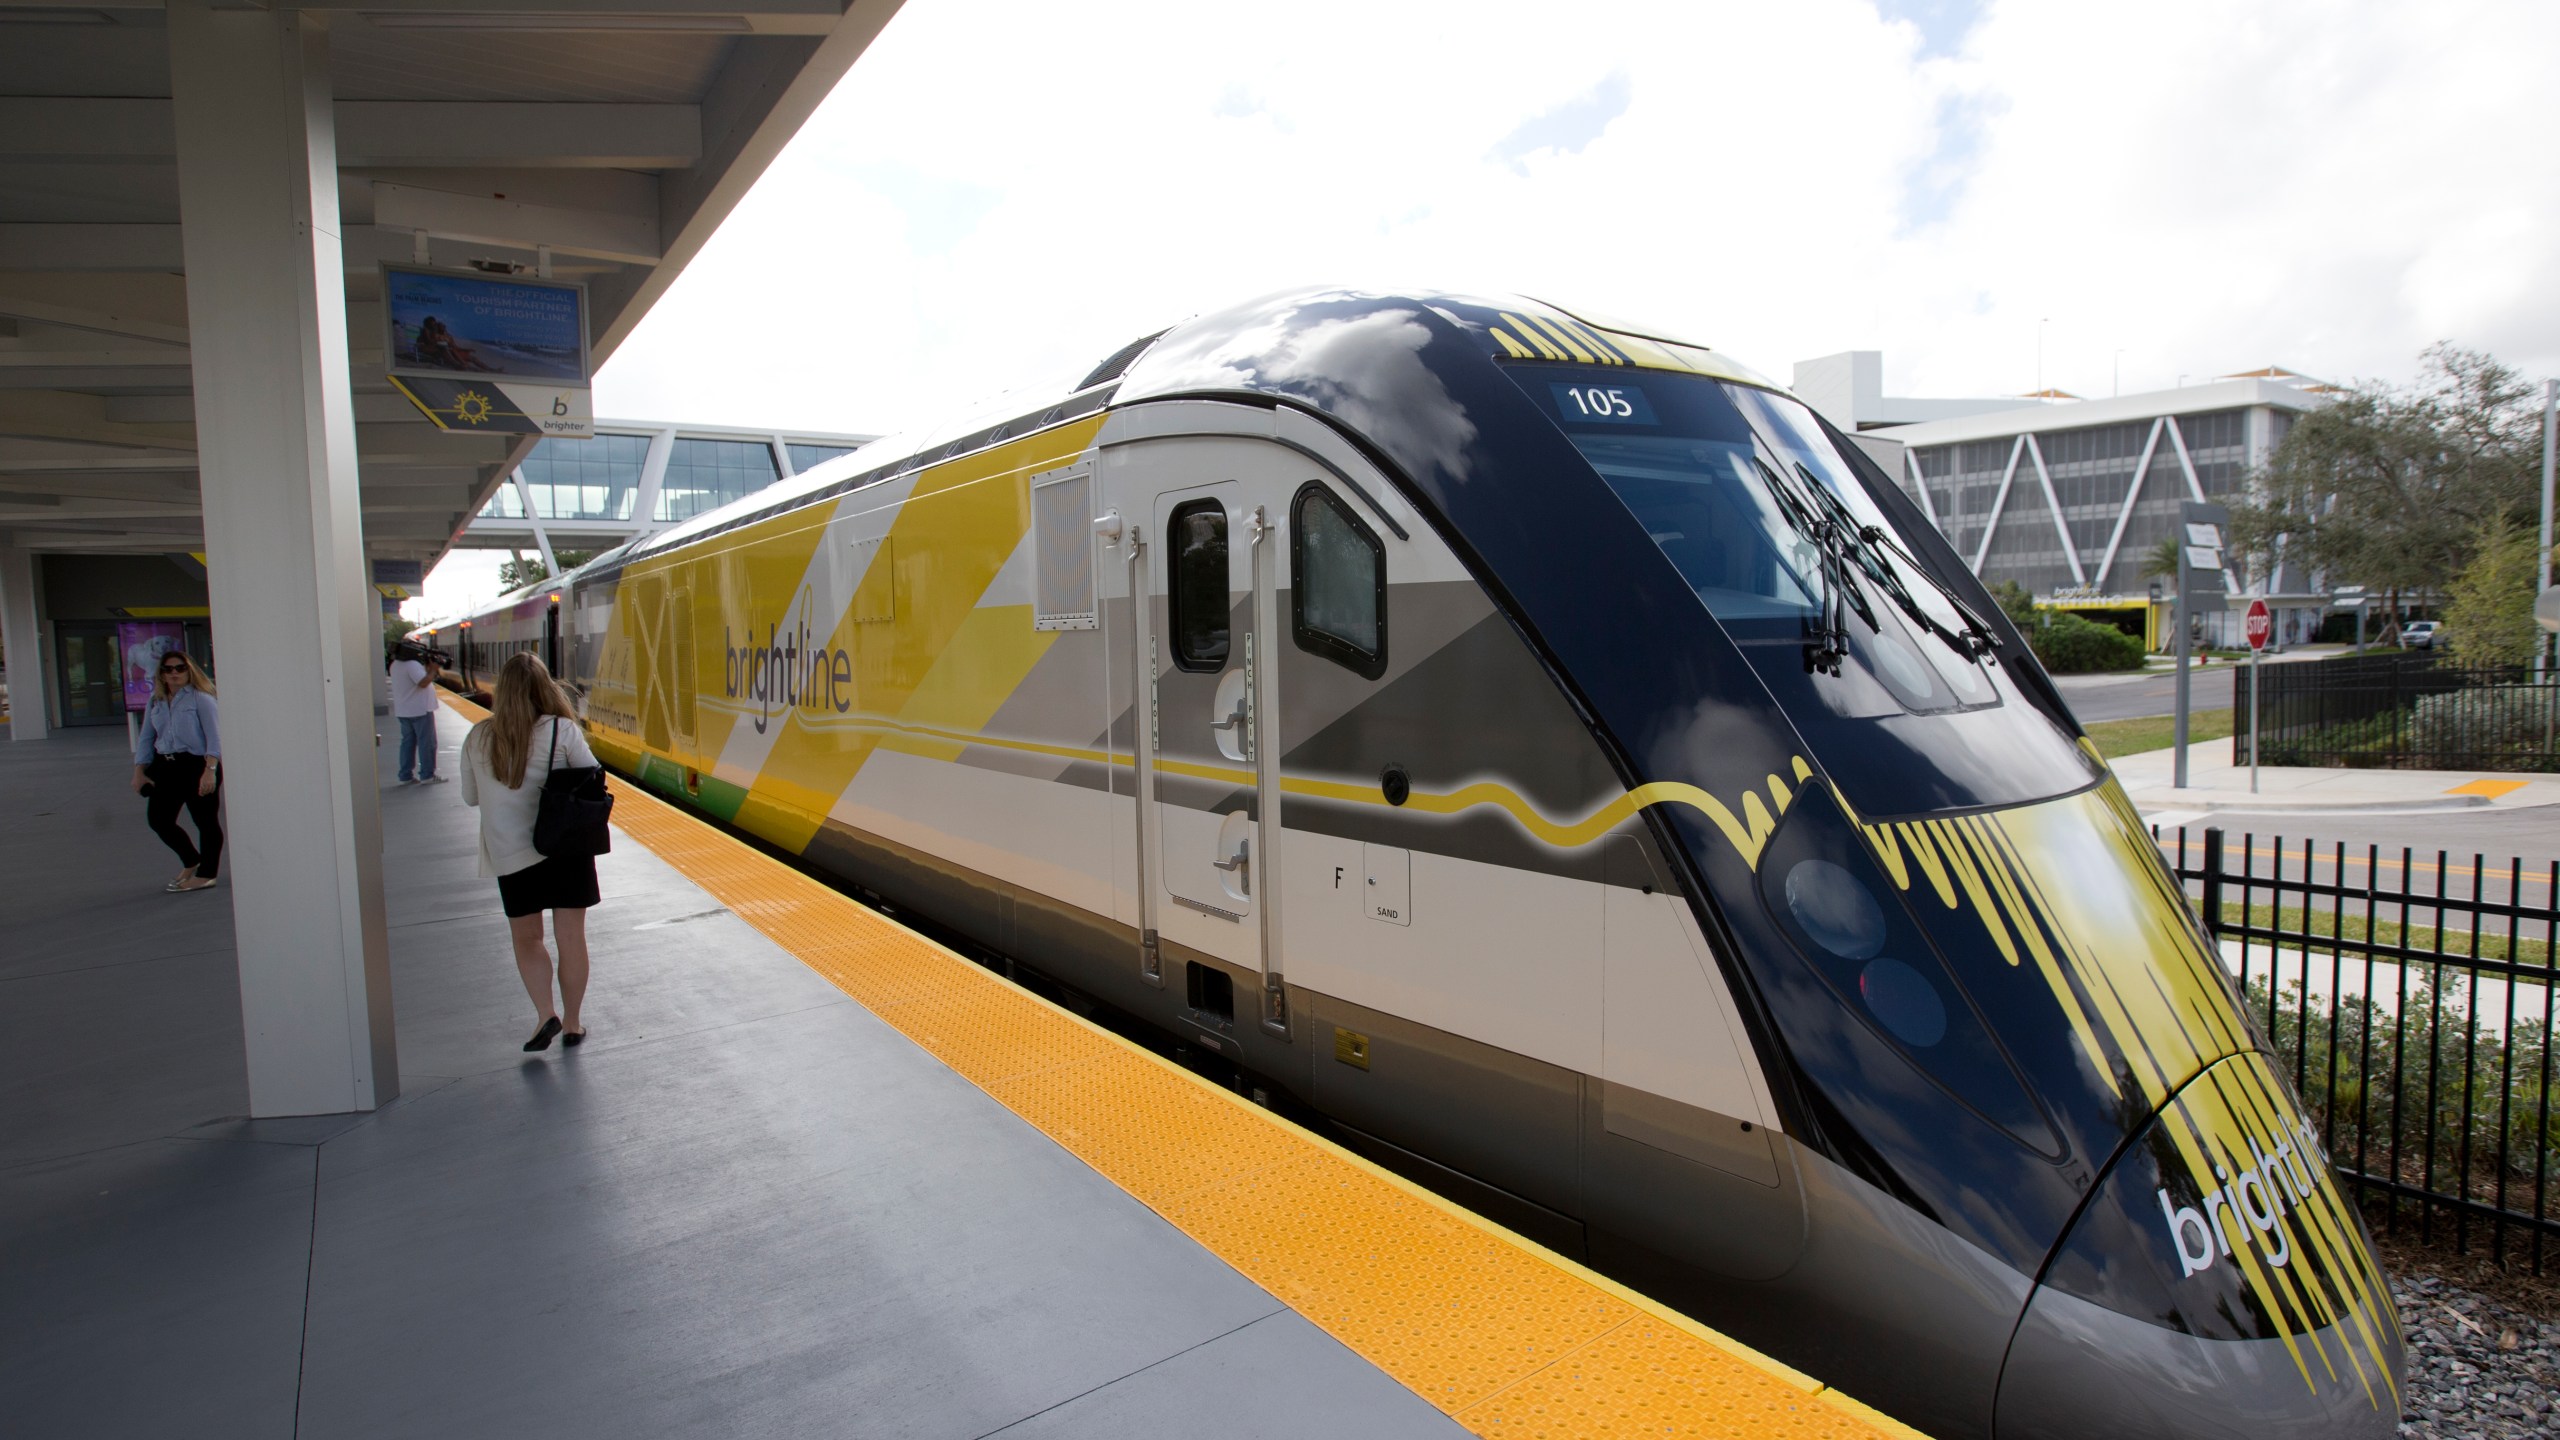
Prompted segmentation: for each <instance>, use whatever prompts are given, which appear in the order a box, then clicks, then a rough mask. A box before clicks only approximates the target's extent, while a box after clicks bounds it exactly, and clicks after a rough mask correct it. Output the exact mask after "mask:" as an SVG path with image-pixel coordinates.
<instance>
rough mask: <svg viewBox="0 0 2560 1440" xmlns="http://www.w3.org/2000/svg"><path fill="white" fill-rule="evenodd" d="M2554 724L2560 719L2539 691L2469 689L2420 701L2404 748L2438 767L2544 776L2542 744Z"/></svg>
mask: <svg viewBox="0 0 2560 1440" xmlns="http://www.w3.org/2000/svg"><path fill="white" fill-rule="evenodd" d="M2555 722H2560V716H2555V715H2554V714H2553V713H2552V698H2551V692H2550V691H2549V690H2547V689H2545V688H2543V687H2540V686H2535V685H2474V686H2472V687H2470V688H2469V689H2465V690H2453V691H2448V692H2447V693H2445V694H2442V695H2424V696H2420V697H2419V699H2418V704H2417V708H2416V710H2415V711H2414V712H2413V713H2412V714H2411V715H2410V717H2409V748H2410V749H2412V750H2414V751H2416V752H2418V753H2419V754H2420V755H2423V756H2430V757H2437V758H2436V759H2435V761H2434V763H2437V764H2444V763H2447V762H2448V761H2451V760H2462V761H2465V762H2467V763H2466V764H2465V765H2464V766H2463V768H2471V767H2473V766H2493V767H2495V768H2499V769H2513V770H2543V769H2548V768H2550V763H2551V762H2550V750H2549V747H2548V745H2547V744H2546V739H2547V737H2548V736H2549V735H2550V734H2551V732H2552V729H2553V727H2554V724H2555Z"/></svg>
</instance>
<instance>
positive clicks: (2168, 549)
mask: <svg viewBox="0 0 2560 1440" xmlns="http://www.w3.org/2000/svg"><path fill="white" fill-rule="evenodd" d="M2179 559H2180V556H2179V554H2178V537H2177V536H2175V535H2163V536H2161V537H2160V543H2159V544H2157V545H2154V546H2152V547H2151V548H2150V549H2148V550H2146V551H2144V552H2143V553H2142V578H2143V579H2145V580H2149V579H2153V578H2155V577H2156V578H2158V579H2162V580H2167V581H2169V582H2170V583H2172V584H2175V583H2176V582H2177V579H2178V562H2179Z"/></svg>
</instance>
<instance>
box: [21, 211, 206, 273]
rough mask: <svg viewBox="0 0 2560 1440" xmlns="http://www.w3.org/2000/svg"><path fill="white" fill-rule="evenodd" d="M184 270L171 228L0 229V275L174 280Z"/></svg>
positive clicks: (59, 226) (41, 226) (28, 224)
mask: <svg viewBox="0 0 2560 1440" xmlns="http://www.w3.org/2000/svg"><path fill="white" fill-rule="evenodd" d="M186 268H187V260H186V253H185V251H184V249H183V248H181V246H180V245H179V242H178V227H177V226H175V225H62V224H42V223H33V222H25V223H11V224H6V225H0V270H70V271H81V272H88V273H93V274H94V273H97V272H100V271H108V272H113V271H140V272H146V273H150V272H157V273H160V274H166V275H175V274H179V273H180V272H182V271H184V270H185V269H186Z"/></svg>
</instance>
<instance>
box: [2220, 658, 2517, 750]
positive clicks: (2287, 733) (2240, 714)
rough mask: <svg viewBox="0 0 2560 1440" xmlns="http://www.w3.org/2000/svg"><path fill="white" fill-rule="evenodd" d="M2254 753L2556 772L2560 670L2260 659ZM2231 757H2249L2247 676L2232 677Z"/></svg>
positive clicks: (2418, 661) (2430, 661)
mask: <svg viewBox="0 0 2560 1440" xmlns="http://www.w3.org/2000/svg"><path fill="white" fill-rule="evenodd" d="M2258 686H2259V694H2258V705H2259V709H2260V710H2261V711H2262V712H2263V713H2264V716H2265V724H2264V727H2263V729H2262V730H2261V731H2260V733H2259V747H2260V750H2259V759H2260V760H2261V761H2262V762H2263V763H2265V764H2268V765H2346V766H2359V767H2374V768H2387V769H2399V770H2560V745H2555V744H2554V729H2555V722H2560V676H2553V675H2545V676H2543V677H2541V678H2536V677H2535V676H2534V674H2533V673H2532V672H2531V671H2530V670H2526V669H2522V668H2518V667H2511V666H2496V665H2485V666H2479V665H2456V664H2451V663H2448V662H2446V661H2444V660H2441V659H2438V658H2436V657H2434V656H2431V655H2402V654H2396V653H2393V654H2379V655H2353V656H2342V657H2340V658H2338V659H2335V660H2314V661H2302V662H2298V663H2288V664H2275V665H2267V666H2263V667H2262V668H2261V669H2260V671H2259V678H2258ZM2232 689H2233V692H2234V698H2235V704H2234V707H2233V711H2232V720H2233V722H2234V723H2233V726H2232V737H2231V759H2232V763H2234V764H2238V765H2245V764H2247V763H2248V762H2249V677H2248V676H2247V675H2246V674H2242V675H2239V676H2236V677H2234V680H2233V684H2232Z"/></svg>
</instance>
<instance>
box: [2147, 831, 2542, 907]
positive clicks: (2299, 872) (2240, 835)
mask: <svg viewBox="0 0 2560 1440" xmlns="http://www.w3.org/2000/svg"><path fill="white" fill-rule="evenodd" d="M2144 818H2145V819H2149V820H2153V821H2154V823H2159V824H2161V844H2162V848H2163V850H2164V851H2165V852H2166V853H2167V854H2168V855H2169V856H2170V858H2171V861H2172V863H2175V861H2176V857H2177V846H2178V841H2177V835H2176V831H2177V830H2178V829H2179V828H2180V827H2182V826H2183V827H2184V829H2185V830H2186V832H2187V834H2186V843H2187V862H2186V863H2187V864H2189V865H2198V864H2201V863H2203V845H2204V831H2205V827H2207V826H2209V825H2219V826H2221V827H2222V832H2223V846H2224V852H2223V853H2224V859H2223V869H2224V872H2225V873H2226V874H2227V873H2231V872H2234V871H2238V870H2239V869H2241V867H2242V864H2243V860H2242V855H2243V852H2244V850H2245V852H2246V854H2247V856H2248V859H2247V862H2246V863H2247V865H2248V867H2249V868H2250V869H2251V870H2252V871H2254V872H2255V873H2256V874H2258V875H2261V876H2268V877H2273V876H2276V875H2278V874H2279V873H2281V875H2282V876H2283V879H2284V881H2285V882H2286V885H2287V886H2288V887H2290V886H2292V885H2296V884H2299V883H2301V882H2302V881H2303V880H2304V879H2305V866H2306V864H2307V865H2308V866H2309V873H2308V878H2309V879H2311V880H2312V881H2314V882H2315V883H2319V884H2330V883H2334V882H2335V881H2336V880H2338V879H2340V878H2343V879H2344V880H2345V882H2346V884H2347V885H2349V886H2350V887H2361V886H2363V885H2364V884H2365V883H2366V877H2367V869H2368V860H2369V859H2370V861H2371V862H2372V863H2371V866H2370V869H2371V874H2372V880H2373V883H2374V884H2375V885H2376V886H2377V887H2378V888H2379V889H2381V890H2382V891H2383V892H2385V893H2389V892H2393V891H2398V890H2400V889H2401V888H2402V887H2403V886H2406V887H2407V889H2408V891H2409V892H2410V893H2411V894H2412V895H2413V896H2415V895H2430V896H2432V895H2433V894H2435V893H2436V890H2437V887H2438V886H2439V885H2441V886H2442V887H2443V894H2444V896H2445V897H2446V898H2447V899H2448V900H2451V899H2453V898H2455V897H2460V898H2461V899H2464V900H2469V899H2471V898H2472V896H2473V895H2474V894H2475V893H2476V894H2477V895H2478V897H2479V898H2480V899H2481V900H2483V901H2487V902H2490V903H2493V904H2515V905H2519V906H2523V907H2527V908H2539V907H2543V906H2547V905H2549V904H2550V903H2551V901H2552V885H2551V876H2552V865H2553V862H2554V861H2555V860H2560V806H2551V805H2546V806H2536V807H2532V808H2521V809H2499V808H2495V807H2488V806H2484V807H2481V808H2479V809H2475V810H2462V811H2452V812H2447V813H2437V814H2418V815H2407V814H2388V813H2385V814H2372V813H2368V814H2354V815H2351V814H2338V813H2329V814H2322V813H2317V812H2304V811H2299V810H2297V811H2290V812H2285V813H2259V814H2247V813H2242V812H2237V811H2217V812H2215V813H2213V814H2210V815H2198V814H2195V813H2193V812H2176V811H2171V812H2163V813H2161V814H2158V815H2156V816H2145V817H2144ZM2163 822H2165V823H2163ZM2342 844H2343V845H2344V846H2345V855H2344V857H2343V859H2344V862H2345V863H2344V865H2343V866H2341V865H2340V864H2339V861H2340V859H2341V856H2340V854H2339V850H2338V847H2339V846H2340V845H2342ZM2367 847H2373V848H2372V849H2371V850H2369V849H2368V848H2367ZM2403 847H2406V849H2407V852H2408V854H2407V863H2406V866H2405V869H2404V867H2403V863H2402V849H2403ZM2519 860H2521V862H2522V863H2521V864H2518V863H2516V862H2517V861H2519ZM2475 887H2476V891H2475ZM2193 888H2194V887H2192V886H2190V887H2189V889H2190V892H2191V893H2192V891H2193ZM2233 898H2235V899H2236V898H2237V897H2236V896H2234V897H2233ZM2253 899H2254V900H2255V901H2256V903H2259V904H2265V903H2269V902H2271V901H2272V900H2274V899H2275V896H2274V895H2273V894H2272V893H2270V892H2268V891H2264V890H2261V891H2259V892H2258V893H2257V894H2256V895H2255V896H2254V897H2253ZM2285 903H2287V904H2292V905H2299V904H2301V903H2302V902H2301V900H2300V898H2299V897H2298V892H2296V893H2288V894H2287V895H2286V896H2285ZM2333 903H2334V902H2332V901H2331V900H2329V899H2327V898H2325V897H2315V898H2314V901H2313V905H2312V908H2313V909H2316V910H2327V909H2329V908H2331V906H2332V904H2333ZM2348 908H2349V909H2350V910H2356V909H2360V908H2361V902H2360V901H2351V902H2350V904H2349V907H2348ZM2381 913H2382V914H2384V915H2385V916H2387V917H2389V918H2394V919H2406V920H2408V921H2410V922H2412V923H2417V924H2432V923H2433V922H2434V914H2433V911H2432V909H2431V908H2430V907H2426V906H2420V905H2412V906H2410V907H2409V909H2408V910H2407V912H2406V913H2405V915H2404V914H2403V912H2402V911H2401V910H2400V909H2399V908H2398V907H2397V906H2389V907H2387V908H2386V909H2384V910H2383V911H2382V912H2381ZM2467 923H2468V922H2457V923H2455V924H2454V925H2453V926H2452V927H2451V928H2455V929H2460V928H2464V927H2465V926H2466V925H2467ZM2507 928H2508V922H2507V921H2506V920H2505V919H2503V918H2498V919H2492V920H2491V921H2489V922H2488V923H2487V925H2486V929H2487V930H2489V931H2491V932H2494V933H2501V934H2503V933H2505V932H2506V930H2507ZM2519 931H2520V933H2521V935H2522V936H2523V937H2525V938H2528V939H2534V940H2542V939H2547V938H2549V937H2550V934H2551V927H2550V926H2549V925H2548V924H2547V923H2545V922H2535V921H2525V922H2522V923H2521V925H2520V927H2519Z"/></svg>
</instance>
